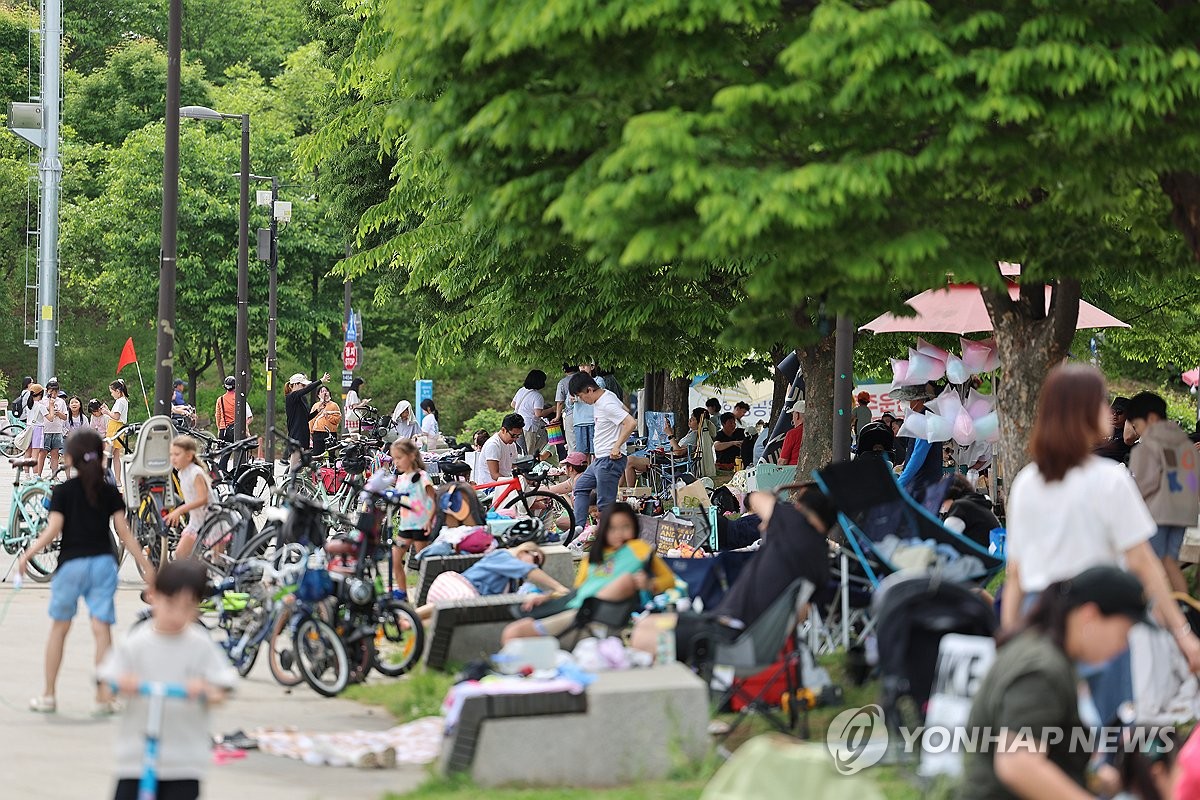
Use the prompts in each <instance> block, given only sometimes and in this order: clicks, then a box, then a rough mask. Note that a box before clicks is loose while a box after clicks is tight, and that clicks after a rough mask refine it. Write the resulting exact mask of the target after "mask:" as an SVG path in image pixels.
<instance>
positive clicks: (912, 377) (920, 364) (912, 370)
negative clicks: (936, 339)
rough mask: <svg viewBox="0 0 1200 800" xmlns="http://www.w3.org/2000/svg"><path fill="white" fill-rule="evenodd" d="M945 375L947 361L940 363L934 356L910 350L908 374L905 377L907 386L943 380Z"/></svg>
mask: <svg viewBox="0 0 1200 800" xmlns="http://www.w3.org/2000/svg"><path fill="white" fill-rule="evenodd" d="M945 374H946V362H945V361H939V360H938V359H936V358H934V357H933V356H930V355H927V354H925V353H919V352H917V351H916V350H913V349H911V348H910V349H909V351H908V374H906V375H905V376H904V385H905V386H920V385H922V384H924V383H927V382H929V381H936V380H941V377H942V376H943V375H945Z"/></svg>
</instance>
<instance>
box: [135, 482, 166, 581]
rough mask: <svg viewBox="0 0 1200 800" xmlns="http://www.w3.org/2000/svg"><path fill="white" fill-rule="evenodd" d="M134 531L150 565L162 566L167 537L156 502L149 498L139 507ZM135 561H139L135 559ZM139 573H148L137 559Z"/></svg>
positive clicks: (142, 574) (143, 575) (156, 567)
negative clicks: (164, 541)
mask: <svg viewBox="0 0 1200 800" xmlns="http://www.w3.org/2000/svg"><path fill="white" fill-rule="evenodd" d="M134 523H135V524H134V525H133V532H134V536H136V537H137V540H138V544H140V545H141V546H142V550H143V552H145V554H146V558H148V559H149V560H150V565H151V566H153V567H154V568H155V569H156V570H157V569H158V568H159V567H161V566H162V557H163V539H164V538H165V535H164V530H163V524H162V518H161V517H160V516H159V514H158V509H157V508H156V507H155V506H154V503H153V502H151V501H149V500H147V501H145V502H143V503H142V506H141V508H139V509H138V512H137V517H136V519H135V520H134ZM135 561H137V560H136V559H135ZM137 568H138V574H139V575H141V576H142V577H143V578H145V577H146V573H145V572H144V571H143V570H142V564H141V562H140V561H137Z"/></svg>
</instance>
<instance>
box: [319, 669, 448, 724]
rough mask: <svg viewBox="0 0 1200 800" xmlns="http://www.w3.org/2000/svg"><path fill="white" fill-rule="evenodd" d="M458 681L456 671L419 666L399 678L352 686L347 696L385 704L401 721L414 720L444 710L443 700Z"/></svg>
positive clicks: (432, 715) (369, 702)
mask: <svg viewBox="0 0 1200 800" xmlns="http://www.w3.org/2000/svg"><path fill="white" fill-rule="evenodd" d="M453 684H454V674H453V673H449V672H437V671H436V670H427V669H425V667H424V666H423V665H422V666H419V667H417V668H416V669H415V670H413V671H412V672H410V673H409V674H407V675H405V676H403V677H401V678H396V679H394V680H393V679H387V678H385V679H384V680H381V681H377V682H375V681H372V682H368V683H360V684H357V685H355V686H350V687H348V688H347V689H346V691H345V693H344V694H343V697H346V698H348V699H350V700H356V701H357V702H359V703H365V704H367V705H372V706H383V707H384V708H386V709H387V710H388V712H389V713H390V714H391V715H392V716H393V717H395V718H396V719H397V721H399V722H411V721H412V720H414V719H421V718H422V717H436V716H438V715H439V714H441V713H442V700H444V699H445V697H446V692H448V691H450V687H451V686H452V685H453Z"/></svg>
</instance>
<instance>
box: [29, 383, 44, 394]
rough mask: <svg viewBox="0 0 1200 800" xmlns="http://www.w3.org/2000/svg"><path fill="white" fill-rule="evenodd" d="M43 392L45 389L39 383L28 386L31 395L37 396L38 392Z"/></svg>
mask: <svg viewBox="0 0 1200 800" xmlns="http://www.w3.org/2000/svg"><path fill="white" fill-rule="evenodd" d="M44 391H46V388H45V387H44V386H42V385H41V384H40V383H31V384H29V393H30V394H31V395H34V394H37V393H38V392H44Z"/></svg>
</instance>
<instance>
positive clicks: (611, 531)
mask: <svg viewBox="0 0 1200 800" xmlns="http://www.w3.org/2000/svg"><path fill="white" fill-rule="evenodd" d="M674 585H675V573H673V572H671V569H670V568H669V567H668V566H667V565H666V564H665V563H664V562H663V560H662V559H661V558H659V557H658V555H657V554H656V553H655V552H654V548H653V546H652V545H651V544H650V543H649V542H646V541H644V540H642V539H639V538H638V515H637V512H636V511H634V510H633V506H631V505H629V504H628V503H613V504H612V505H611V506H609V507H608V508H607V509H605V511H604V513H603V514H601V515H600V526H599V529H598V530H597V531H596V538H595V539H594V540H593V541H592V546H591V549H590V550H589V551H588V557H587V558H586V559H585V560H583V561H582V562H580V564H579V574H578V575H576V576H575V591H573V592H571V593H570V594H569V595H567V596H566V597H564V598H556V599H552V598H551V596H550V595H544V594H539V595H534V596H533V597H531V598H530V599H529V600H527V601H526V602H525V604H524V605H523V606H522V609H523V610H524V611H526V612H532V613H533V616H530V617H525V618H524V619H519V620H517V621H516V622H513V623H512V624H510V625H508V626H507V627H506V628H505V629H504V633H503V634H501V637H500V641H501V642H504V643H507V642H510V641H512V640H513V639H528V638H532V637H536V636H560V635H562V634H563V633H566V632H567V631H569V630H570V629H571V628H572V626H574V624H575V617H576V616H577V614H578V613H579V607H580V606H582V605H583V601H584V600H586V599H588V598H589V597H597V598H599V599H600V600H605V601H608V602H613V603H619V602H622V601H625V600H629V599H630V598H632V597H633V596H634V595H636V594H637V593H638V592H639V591H648V592H650V593H651V594H661V593H662V592H665V591H667V590H668V589H670V588H671V587H673V586H674Z"/></svg>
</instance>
